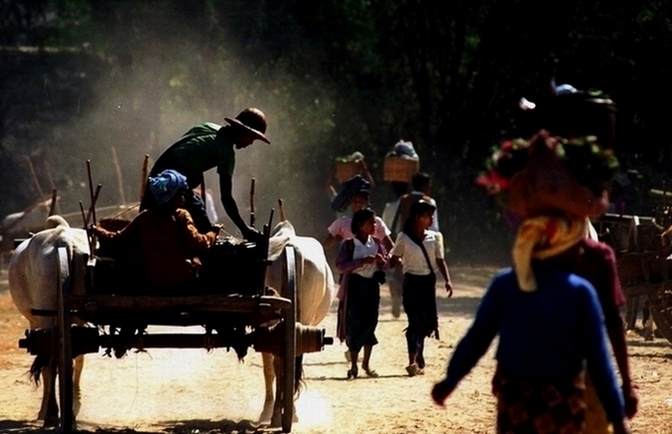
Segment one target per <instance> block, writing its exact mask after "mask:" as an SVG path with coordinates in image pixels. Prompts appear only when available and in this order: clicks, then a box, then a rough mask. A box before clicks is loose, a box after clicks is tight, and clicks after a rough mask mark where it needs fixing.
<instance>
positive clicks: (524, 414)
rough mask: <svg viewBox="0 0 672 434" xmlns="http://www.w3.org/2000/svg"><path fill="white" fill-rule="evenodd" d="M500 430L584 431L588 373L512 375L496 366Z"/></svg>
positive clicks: (504, 433) (527, 433)
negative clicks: (557, 375)
mask: <svg viewBox="0 0 672 434" xmlns="http://www.w3.org/2000/svg"><path fill="white" fill-rule="evenodd" d="M492 383H493V393H494V394H495V396H496V397H497V433H498V434H582V433H586V431H585V417H586V402H585V398H584V394H585V390H586V383H585V375H584V373H583V372H579V373H577V374H575V375H573V376H567V377H544V378H529V377H509V376H507V375H505V374H502V372H501V370H500V369H499V367H498V369H497V371H496V373H495V377H494V379H493V382H492Z"/></svg>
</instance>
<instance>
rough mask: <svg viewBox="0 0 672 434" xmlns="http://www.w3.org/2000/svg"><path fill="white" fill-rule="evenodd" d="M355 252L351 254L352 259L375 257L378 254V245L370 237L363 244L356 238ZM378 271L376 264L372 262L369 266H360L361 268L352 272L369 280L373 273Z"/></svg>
mask: <svg viewBox="0 0 672 434" xmlns="http://www.w3.org/2000/svg"><path fill="white" fill-rule="evenodd" d="M353 241H354V242H355V250H354V251H353V252H352V259H360V258H365V257H367V256H376V254H377V253H378V244H377V243H376V242H375V241H374V240H373V238H372V237H369V238H368V240H366V243H365V244H362V242H361V241H359V240H358V239H357V238H354V239H353ZM377 269H378V264H376V262H375V261H374V262H373V263H371V264H362V266H361V267H359V268H357V269H355V270H353V271H352V272H353V273H355V274H359V275H360V276H362V277H366V278H367V279H370V278H371V277H373V273H375V272H376V270H377Z"/></svg>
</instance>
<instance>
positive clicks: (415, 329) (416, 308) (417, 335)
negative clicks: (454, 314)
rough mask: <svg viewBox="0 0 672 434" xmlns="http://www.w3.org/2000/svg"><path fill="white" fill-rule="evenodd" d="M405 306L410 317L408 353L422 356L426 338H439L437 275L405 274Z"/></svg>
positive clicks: (407, 334) (407, 331)
mask: <svg viewBox="0 0 672 434" xmlns="http://www.w3.org/2000/svg"><path fill="white" fill-rule="evenodd" d="M403 304H404V311H405V312H406V316H408V328H407V329H406V343H407V346H408V353H409V354H416V355H418V356H422V352H423V349H424V342H425V338H426V337H429V336H431V335H432V334H433V335H435V336H436V338H437V339H438V337H439V317H438V314H437V310H436V275H435V274H434V273H432V274H428V275H425V276H418V275H415V274H409V273H406V274H404V286H403ZM421 365H424V363H421ZM422 367H424V366H421V368H422Z"/></svg>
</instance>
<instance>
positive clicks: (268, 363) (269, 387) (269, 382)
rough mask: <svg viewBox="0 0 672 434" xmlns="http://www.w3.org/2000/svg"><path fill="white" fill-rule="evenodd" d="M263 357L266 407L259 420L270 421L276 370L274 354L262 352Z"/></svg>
mask: <svg viewBox="0 0 672 434" xmlns="http://www.w3.org/2000/svg"><path fill="white" fill-rule="evenodd" d="M261 358H262V361H263V363H264V390H265V396H264V408H263V410H262V411H261V415H260V416H259V422H260V423H264V422H270V421H271V416H272V415H273V405H274V394H273V380H275V370H274V369H273V359H274V357H273V354H270V353H261Z"/></svg>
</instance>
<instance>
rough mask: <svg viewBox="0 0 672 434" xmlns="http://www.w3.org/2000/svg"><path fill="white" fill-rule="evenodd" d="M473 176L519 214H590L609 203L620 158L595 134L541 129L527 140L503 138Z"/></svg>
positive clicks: (525, 215)
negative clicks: (572, 135)
mask: <svg viewBox="0 0 672 434" xmlns="http://www.w3.org/2000/svg"><path fill="white" fill-rule="evenodd" d="M486 165H487V169H488V172H487V173H485V174H483V175H482V176H480V177H479V178H478V179H477V183H479V184H480V185H482V186H485V187H486V188H487V189H488V190H489V191H490V193H492V194H495V195H497V197H498V199H499V201H500V203H501V205H502V206H503V207H504V208H507V209H510V210H511V211H513V212H514V213H516V214H517V215H518V216H520V217H522V218H526V217H531V216H535V215H541V214H548V213H551V214H558V213H560V214H565V215H570V216H575V217H592V216H599V215H601V214H603V213H604V212H605V211H606V209H607V207H608V205H609V203H608V198H607V187H608V185H609V183H610V181H611V179H612V178H613V176H614V175H615V173H616V171H617V170H618V167H619V165H618V160H617V159H616V157H615V156H614V154H613V151H612V150H610V149H603V148H602V147H600V146H599V144H597V142H596V139H595V138H594V137H580V138H575V139H564V138H561V137H556V136H552V135H550V134H549V132H548V131H545V130H542V131H540V132H539V133H538V134H536V135H535V136H534V137H532V138H531V139H530V140H529V141H528V140H523V139H516V140H508V141H505V142H504V143H503V144H502V146H501V147H500V148H498V149H497V150H496V151H495V152H494V153H493V156H492V157H491V159H490V160H488V162H487V164H486Z"/></svg>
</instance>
